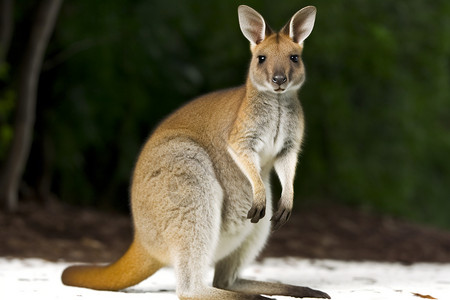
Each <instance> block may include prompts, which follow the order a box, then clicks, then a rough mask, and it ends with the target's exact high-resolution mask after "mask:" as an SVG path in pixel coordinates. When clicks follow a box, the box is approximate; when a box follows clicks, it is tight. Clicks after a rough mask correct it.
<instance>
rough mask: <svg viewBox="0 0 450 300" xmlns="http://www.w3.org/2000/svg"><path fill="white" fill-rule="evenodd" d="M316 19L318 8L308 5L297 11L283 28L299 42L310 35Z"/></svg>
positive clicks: (283, 30)
mask: <svg viewBox="0 0 450 300" xmlns="http://www.w3.org/2000/svg"><path fill="white" fill-rule="evenodd" d="M315 20H316V8H315V7H314V6H307V7H304V8H302V9H301V10H299V11H298V12H296V13H295V15H294V16H293V17H292V18H291V20H289V22H288V23H287V24H286V25H285V26H284V27H283V29H282V30H281V31H282V32H283V33H285V34H286V35H289V36H290V37H291V39H292V40H293V41H294V42H296V43H299V44H302V43H303V41H304V40H305V39H306V38H307V37H308V36H309V35H310V33H311V31H312V30H313V27H314V21H315Z"/></svg>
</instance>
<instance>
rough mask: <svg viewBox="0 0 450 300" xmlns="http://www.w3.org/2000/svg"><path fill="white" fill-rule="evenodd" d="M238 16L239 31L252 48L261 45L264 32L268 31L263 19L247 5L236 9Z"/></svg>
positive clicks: (264, 35)
mask: <svg viewBox="0 0 450 300" xmlns="http://www.w3.org/2000/svg"><path fill="white" fill-rule="evenodd" d="M238 15H239V25H240V27H241V31H242V33H243V34H244V36H245V37H246V38H247V39H248V40H249V41H250V44H251V45H252V46H254V45H257V44H259V43H261V42H262V41H263V40H264V39H265V37H266V30H267V29H269V28H268V27H267V26H266V22H264V18H263V17H262V16H261V15H260V14H259V13H258V12H257V11H256V10H254V9H253V8H251V7H250V6H247V5H240V6H239V7H238Z"/></svg>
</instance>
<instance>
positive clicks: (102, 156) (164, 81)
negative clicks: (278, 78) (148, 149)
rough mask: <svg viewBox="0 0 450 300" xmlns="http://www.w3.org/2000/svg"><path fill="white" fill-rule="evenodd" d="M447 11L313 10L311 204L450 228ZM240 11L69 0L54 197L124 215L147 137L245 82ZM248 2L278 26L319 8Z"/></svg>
mask: <svg viewBox="0 0 450 300" xmlns="http://www.w3.org/2000/svg"><path fill="white" fill-rule="evenodd" d="M448 3H449V2H448V1H445V0H436V1H432V2H430V1H424V0H411V1H407V2H402V1H397V2H392V1H388V0H380V1H361V0H349V1H346V2H345V4H344V3H341V2H339V1H321V2H318V3H313V4H314V5H316V6H317V7H318V15H317V21H316V26H315V29H314V31H313V33H312V35H311V37H309V38H308V40H307V41H306V42H305V50H304V61H305V64H306V69H307V75H308V76H307V82H306V84H305V86H304V87H303V89H302V91H301V92H300V97H301V101H302V104H303V106H304V108H305V114H306V119H307V133H306V140H305V144H304V152H303V154H302V155H301V158H300V165H299V168H298V176H297V181H296V195H297V196H298V198H300V199H301V201H303V202H305V201H308V199H312V200H314V201H317V199H334V200H336V201H341V202H345V203H349V204H354V205H360V206H365V207H372V208H376V209H378V210H380V211H383V212H389V213H393V214H397V215H401V216H404V217H408V218H411V219H415V220H419V221H423V222H428V223H432V224H437V225H440V226H447V227H450V221H449V219H448V217H447V212H448V211H450V201H448V195H449V188H448V182H450V160H449V159H448V158H447V156H448V153H450V130H449V129H450V128H449V127H450V123H449V121H448V120H450V109H449V99H450V97H449V96H450V91H449V89H450V86H449V84H448V83H449V82H450V65H449V57H450V19H449V18H448V15H449V14H450V4H448ZM238 4H240V3H238V2H235V1H175V0H166V1H144V0H134V1H126V0H114V1H107V2H101V1H91V0H79V1H71V2H69V1H68V2H66V3H65V4H64V7H63V10H62V12H61V16H60V19H59V23H58V25H57V28H56V33H55V35H54V38H53V40H52V44H51V45H50V51H49V55H48V60H47V62H46V65H45V66H46V69H45V70H46V71H45V72H44V73H43V77H44V78H43V80H42V85H41V88H40V89H41V92H40V97H39V100H38V101H39V102H40V103H41V110H40V111H39V114H38V123H40V124H41V126H40V127H39V128H40V129H38V134H37V139H39V137H40V136H42V135H48V136H50V138H51V140H52V143H51V144H52V145H53V147H54V153H55V157H54V162H53V164H54V165H53V168H54V170H55V179H56V180H55V185H54V191H55V192H56V193H57V194H58V195H59V196H60V197H61V198H62V199H63V200H64V201H69V202H74V203H83V204H90V205H93V204H94V205H101V206H116V207H126V205H127V201H126V198H127V190H128V188H127V187H128V185H129V177H130V175H131V172H132V167H133V164H134V161H135V159H136V156H137V154H138V152H139V148H140V147H141V145H142V144H143V142H144V140H145V138H146V137H147V136H148V134H149V132H150V131H151V129H152V128H154V127H155V126H156V125H157V123H158V122H159V121H160V120H161V119H162V118H163V117H164V116H166V115H167V114H168V113H170V112H171V111H173V110H174V109H175V108H176V107H179V106H180V105H181V104H182V103H185V102H186V101H188V100H189V99H191V98H193V97H195V96H197V95H200V94H202V93H205V92H208V91H212V90H215V89H218V88H225V87H229V86H233V85H238V84H241V83H243V82H244V79H245V75H246V70H247V65H248V59H249V48H248V42H247V41H246V40H245V38H244V37H242V35H241V33H240V30H239V25H238V22H237V13H236V11H237V6H238ZM246 4H249V5H250V6H252V7H254V8H256V9H257V10H259V11H260V12H261V13H262V14H263V15H264V16H265V18H266V20H267V21H268V22H269V23H270V24H271V26H272V27H273V28H280V27H281V26H283V25H284V23H285V22H286V21H287V20H288V18H289V17H290V16H291V15H292V14H293V13H294V12H295V11H297V10H298V9H299V8H301V7H303V6H305V5H307V4H309V3H306V2H304V1H283V2H280V3H277V4H274V2H273V1H267V0H265V1H246ZM43 103H44V104H43ZM0 111H1V110H0ZM39 130H40V133H39ZM0 138H2V137H0ZM0 150H1V149H0ZM312 200H311V201H312Z"/></svg>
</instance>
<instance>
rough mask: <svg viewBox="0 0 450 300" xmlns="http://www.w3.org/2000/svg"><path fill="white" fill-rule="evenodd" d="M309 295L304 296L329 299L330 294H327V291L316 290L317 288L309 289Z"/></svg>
mask: <svg viewBox="0 0 450 300" xmlns="http://www.w3.org/2000/svg"><path fill="white" fill-rule="evenodd" d="M308 294H309V295H308V296H305V297H308V298H321V299H331V297H330V295H328V294H327V293H324V292H322V291H318V290H313V289H309V293H308Z"/></svg>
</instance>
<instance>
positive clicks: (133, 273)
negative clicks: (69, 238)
mask: <svg viewBox="0 0 450 300" xmlns="http://www.w3.org/2000/svg"><path fill="white" fill-rule="evenodd" d="M162 266H163V265H162V264H161V263H160V262H158V261H157V260H156V259H154V258H153V257H151V256H150V255H149V254H148V253H147V251H146V250H145V249H144V248H143V247H142V245H140V243H139V242H138V241H136V240H135V241H134V242H133V243H132V244H131V246H130V248H129V249H128V251H127V252H126V253H125V254H124V255H123V256H122V257H121V258H120V259H119V260H118V261H116V262H115V263H113V264H110V265H107V266H95V265H86V266H83V265H82V266H70V267H68V268H67V269H65V270H64V272H63V274H62V276H61V279H62V282H63V283H64V284H65V285H71V286H78V287H85V288H90V289H95V290H111V291H117V290H121V289H124V288H127V287H130V286H133V285H135V284H138V283H139V282H141V281H142V280H144V279H146V278H147V277H149V276H150V275H152V274H153V273H155V272H156V271H157V270H159V269H160V268H161V267H162Z"/></svg>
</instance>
